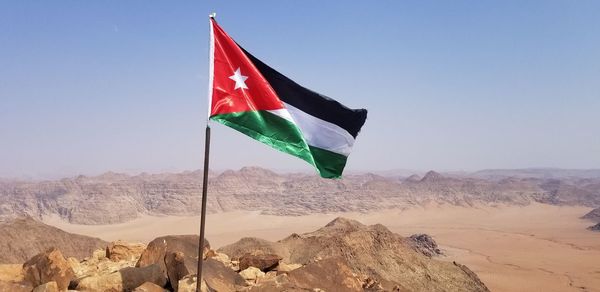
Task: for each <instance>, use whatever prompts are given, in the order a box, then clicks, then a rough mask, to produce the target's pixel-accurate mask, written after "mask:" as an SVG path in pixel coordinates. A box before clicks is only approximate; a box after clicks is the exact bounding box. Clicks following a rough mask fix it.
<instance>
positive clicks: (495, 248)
mask: <svg viewBox="0 0 600 292" xmlns="http://www.w3.org/2000/svg"><path fill="white" fill-rule="evenodd" d="M589 210H590V209H589V208H583V207H557V206H548V205H531V206H527V207H514V206H511V207H481V208H462V207H440V206H432V207H427V208H415V209H410V210H403V211H399V210H390V211H385V212H377V213H371V214H357V213H344V214H341V215H342V216H344V217H349V218H354V219H357V220H359V221H361V222H363V223H365V224H375V223H382V224H384V225H386V226H387V227H388V228H390V229H391V230H392V231H394V232H397V233H399V234H402V235H406V236H408V235H411V234H414V233H428V234H431V235H432V236H433V237H434V238H435V240H436V241H437V242H438V244H440V245H441V247H442V249H443V250H445V252H446V253H447V256H445V257H442V258H440V259H441V260H448V261H452V260H455V261H457V262H460V263H463V264H466V265H467V266H468V267H470V268H471V269H472V270H473V271H475V272H476V273H477V274H478V275H479V276H480V278H481V279H482V280H483V282H484V283H486V285H487V286H488V287H489V288H490V290H492V291H600V233H596V232H590V231H587V230H585V228H586V227H587V226H589V225H591V223H590V222H587V221H585V220H581V219H579V217H580V216H582V215H583V214H585V213H586V212H588V211H589ZM337 216H340V214H328V215H309V216H300V217H283V216H264V215H260V214H258V213H256V212H230V213H221V214H214V215H209V216H208V217H207V229H206V232H207V238H208V239H209V241H210V242H211V245H212V246H213V247H219V246H222V245H225V244H228V243H232V242H235V241H236V240H238V239H239V238H241V237H245V236H254V237H260V238H264V239H269V240H278V239H281V238H284V237H286V236H288V235H289V234H291V233H293V232H295V233H303V232H308V231H312V230H315V229H317V228H319V227H321V226H323V225H325V224H326V223H327V222H329V221H331V220H332V219H334V218H335V217H337ZM198 221H199V217H152V216H145V217H142V218H139V219H136V220H134V221H131V222H127V223H123V224H115V225H99V226H88V225H74V224H69V223H65V222H64V221H61V220H59V219H57V218H48V219H47V220H46V223H49V224H51V225H54V226H57V227H59V228H61V229H64V230H66V231H69V232H73V233H80V234H85V235H91V236H96V237H100V238H102V239H105V240H108V241H111V240H116V239H123V240H128V241H141V242H148V241H150V240H152V239H153V238H155V237H157V236H160V235H167V234H193V233H196V234H197V233H198V232H199V231H198V229H199V222H198Z"/></svg>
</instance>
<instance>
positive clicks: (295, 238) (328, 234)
mask: <svg viewBox="0 0 600 292" xmlns="http://www.w3.org/2000/svg"><path fill="white" fill-rule="evenodd" d="M415 238H418V239H419V240H421V241H422V242H425V243H426V246H427V247H428V248H432V249H433V251H435V248H436V247H437V245H434V243H435V242H434V241H433V240H432V239H430V238H428V237H427V236H419V235H418V236H415ZM421 241H419V244H421V245H422V242H421ZM415 242H416V241H415V239H407V238H404V237H402V236H399V235H397V234H394V233H392V232H391V231H389V230H388V229H387V228H385V227H384V226H383V225H379V224H376V225H372V226H366V225H363V224H361V223H360V222H358V221H354V220H349V219H345V218H337V219H335V220H333V221H332V222H330V223H328V224H327V225H326V226H325V227H323V228H321V229H319V230H317V231H314V232H310V233H306V234H301V235H298V234H293V235H291V236H288V237H287V238H285V239H283V240H280V241H278V242H264V241H248V240H244V241H243V242H241V243H240V245H241V246H240V247H237V246H236V245H237V243H234V244H232V245H229V246H226V247H224V248H223V249H220V250H219V251H220V252H224V253H227V252H229V251H234V252H240V251H247V250H249V249H251V246H252V245H251V244H249V243H252V244H254V245H257V246H259V247H262V248H264V247H265V246H268V247H269V249H270V250H279V251H281V252H280V253H279V254H278V256H280V257H281V258H282V261H283V262H285V263H293V264H300V265H303V267H300V268H297V269H294V270H293V271H291V272H288V273H287V274H288V276H289V277H288V278H287V280H286V281H287V283H288V284H290V283H291V284H290V285H292V286H286V287H305V286H302V285H301V282H302V283H304V282H306V281H309V279H310V281H311V282H310V283H321V284H320V285H324V284H322V283H331V284H332V285H342V283H338V282H331V281H341V279H344V280H343V281H344V282H343V283H356V281H358V283H360V285H358V287H365V288H366V287H370V288H369V289H372V288H373V289H374V288H376V287H381V289H385V290H388V291H389V290H394V289H396V290H402V291H404V290H407V291H488V289H487V287H486V286H485V285H484V284H483V283H482V282H481V281H480V280H479V278H478V277H477V276H476V275H475V274H474V273H472V272H470V270H467V269H464V268H463V266H461V265H458V264H453V263H448V262H443V261H437V260H434V259H431V258H430V257H429V256H426V255H425V254H424V252H423V251H421V250H420V248H422V246H421V245H418V248H416V247H415ZM425 251H429V249H425ZM229 256H231V257H232V258H233V256H235V255H233V254H230V255H229ZM330 259H335V260H330ZM325 260H330V261H325ZM321 261H325V262H324V263H323V264H321V265H318V264H316V265H315V263H319V262H321ZM332 266H336V267H338V268H337V270H336V271H338V272H340V273H342V274H337V275H336V274H334V268H332ZM346 266H347V267H348V269H349V270H350V271H351V272H352V275H353V276H352V277H350V276H349V275H350V273H346V272H343V271H344V267H346ZM307 267H309V268H307ZM327 267H328V268H327ZM465 268H466V267H465ZM327 269H331V270H329V271H328V272H325V270H327ZM307 271H313V272H314V274H313V272H307ZM304 273H306V274H307V275H305V274H304ZM297 274H301V275H303V276H302V277H300V276H299V279H302V280H297V281H294V280H293V279H294V276H293V275H297ZM327 277H332V278H327ZM278 281H283V282H286V281H284V280H283V279H279V280H278ZM288 284H286V285H288ZM265 285H266V284H265ZM269 285H271V284H269ZM298 285H300V286H298ZM349 285H350V286H348V288H347V289H349V290H348V291H350V290H352V289H355V288H356V287H357V286H356V285H355V284H349ZM313 288H321V287H319V286H314V287H313ZM321 289H324V288H321ZM325 290H327V289H325Z"/></svg>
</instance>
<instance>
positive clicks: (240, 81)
mask: <svg viewBox="0 0 600 292" xmlns="http://www.w3.org/2000/svg"><path fill="white" fill-rule="evenodd" d="M229 79H231V80H233V81H235V88H234V90H235V89H238V88H242V89H248V86H246V83H245V82H244V81H246V79H248V76H244V75H242V72H240V68H239V67H238V68H237V70H235V72H233V75H231V76H229Z"/></svg>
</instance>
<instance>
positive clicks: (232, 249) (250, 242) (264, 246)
mask: <svg viewBox="0 0 600 292" xmlns="http://www.w3.org/2000/svg"><path fill="white" fill-rule="evenodd" d="M217 251H218V252H221V253H224V254H226V255H228V256H229V257H230V258H231V259H233V260H237V259H239V258H241V257H242V256H243V255H245V254H247V253H251V254H276V255H278V256H280V257H283V258H285V257H287V256H289V251H288V250H287V249H286V248H285V247H284V246H282V245H281V244H280V243H278V242H272V241H268V240H264V239H260V238H255V237H244V238H242V239H240V240H238V241H237V242H235V243H232V244H229V245H226V246H223V247H221V248H219V249H218V250H217Z"/></svg>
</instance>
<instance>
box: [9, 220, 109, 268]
mask: <svg viewBox="0 0 600 292" xmlns="http://www.w3.org/2000/svg"><path fill="white" fill-rule="evenodd" d="M0 237H1V238H2V240H0V250H2V253H0V263H2V264H6V263H23V262H24V261H26V260H27V259H29V258H31V257H32V256H34V255H35V254H37V253H39V252H43V251H45V250H47V249H48V248H51V247H60V249H61V250H62V251H63V254H64V255H65V256H67V257H75V258H78V259H82V258H83V257H86V256H88V255H90V254H91V253H92V252H93V251H94V250H95V249H98V248H104V247H106V245H107V242H105V241H103V240H101V239H98V238H93V237H88V236H83V235H78V234H72V233H68V232H65V231H62V230H60V229H58V228H55V227H52V226H48V225H46V224H43V223H41V222H39V221H36V220H34V219H33V218H31V217H20V218H12V219H6V218H5V219H3V220H2V221H0Z"/></svg>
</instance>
